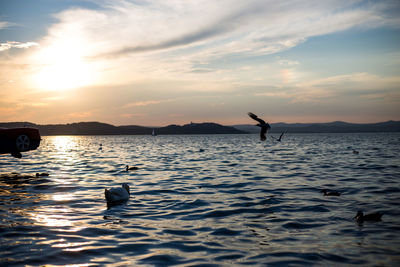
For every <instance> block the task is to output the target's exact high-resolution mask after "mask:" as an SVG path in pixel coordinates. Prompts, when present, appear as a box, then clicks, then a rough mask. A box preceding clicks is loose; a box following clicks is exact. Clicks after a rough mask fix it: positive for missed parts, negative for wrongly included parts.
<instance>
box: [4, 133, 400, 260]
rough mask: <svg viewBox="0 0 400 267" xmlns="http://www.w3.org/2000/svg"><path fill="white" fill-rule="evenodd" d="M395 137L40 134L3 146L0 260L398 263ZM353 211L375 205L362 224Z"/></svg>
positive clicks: (399, 232)
mask: <svg viewBox="0 0 400 267" xmlns="http://www.w3.org/2000/svg"><path fill="white" fill-rule="evenodd" d="M399 140H400V134H398V133H395V134H319V135H317V134H298V135H295V134H292V135H291V134H287V136H286V138H285V140H284V141H283V142H282V143H274V142H272V141H271V140H268V142H267V143H262V142H259V141H258V138H257V136H255V135H229V136H226V135H215V136H214V135H210V136H208V135H207V136H157V137H151V136H96V137H94V136H57V137H43V142H42V144H41V146H40V147H39V149H38V150H35V151H31V152H27V153H26V154H25V155H24V157H23V158H22V159H20V160H18V159H14V158H12V157H10V156H9V155H0V163H1V164H0V174H8V176H5V175H0V237H1V240H2V241H1V245H2V251H1V252H0V265H4V266H21V265H36V266H37V265H60V264H63V265H64V264H76V265H85V266H90V265H95V266H96V265H113V264H114V265H119V266H121V265H130V266H138V265H144V266H149V265H154V266H172V265H178V266H221V265H222V266H235V265H256V266H265V265H268V266H275V265H276V266H298V265H318V266H324V265H328V266H329V265H363V266H364V265H365V266H376V265H381V266H395V265H397V263H398V262H399V261H400V257H399V256H398V251H399V247H400V241H399V240H400V224H399V222H398V218H399V216H400V212H399V211H398V203H399V199H400V189H399V188H400V185H399V181H400V180H399V179H398V178H399V171H398V170H399V166H400V164H399V163H400V161H399V156H398V151H399V148H400V144H399V142H398V141H399ZM100 143H101V144H102V148H103V150H102V151H99V150H98V148H99V144H100ZM354 149H356V150H358V151H359V152H360V153H359V154H353V153H352V151H353V150H354ZM125 165H131V166H137V167H139V169H138V170H136V171H129V172H127V171H125ZM11 172H17V173H19V175H16V174H14V175H12V174H10V173H11ZM36 172H48V173H50V176H48V177H35V173H36ZM123 182H128V183H129V184H130V187H131V198H130V200H129V201H128V202H126V203H124V204H122V205H117V206H114V207H111V208H108V207H107V205H106V203H105V201H104V189H105V188H108V187H114V186H120V184H121V183H123ZM321 189H329V190H337V191H340V192H341V196H340V197H329V196H323V195H322V193H321V192H320V191H321ZM357 210H364V211H366V212H373V211H380V212H383V213H384V216H383V219H382V221H381V222H364V223H362V224H357V223H355V222H354V221H353V217H354V215H355V213H356V212H357Z"/></svg>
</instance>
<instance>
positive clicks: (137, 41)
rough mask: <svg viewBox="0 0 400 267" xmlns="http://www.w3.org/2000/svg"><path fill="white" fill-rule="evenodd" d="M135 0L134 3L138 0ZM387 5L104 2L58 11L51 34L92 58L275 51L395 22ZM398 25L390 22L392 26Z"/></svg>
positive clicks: (256, 0) (258, 1)
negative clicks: (81, 41)
mask: <svg viewBox="0 0 400 267" xmlns="http://www.w3.org/2000/svg"><path fill="white" fill-rule="evenodd" d="M139 3H140V2H139ZM390 5H394V4H393V3H392V2H387V3H386V4H385V3H374V2H373V3H363V1H336V0H335V1H307V2H304V1H297V0H292V1H285V2H284V3H282V2H279V1H264V0H251V1H246V2H243V1H235V0H229V1H228V0H225V1H224V0H221V1H201V0H196V1H146V2H144V4H143V3H141V4H136V1H132V2H129V1H107V6H105V9H104V10H96V11H94V10H87V9H71V10H67V11H64V12H62V13H60V14H58V15H57V18H58V19H59V20H60V23H59V24H57V25H55V26H53V27H52V29H51V30H50V35H52V36H53V37H57V36H60V35H62V34H61V33H60V32H64V33H65V32H71V33H74V32H75V34H80V35H82V36H86V38H87V39H88V43H90V44H91V45H92V48H93V49H90V53H91V56H111V57H113V56H122V55H127V54H128V55H129V54H137V53H139V54H140V53H146V52H155V51H163V50H171V49H185V48H188V47H191V48H195V51H194V50H191V51H190V52H191V53H193V52H197V53H199V54H200V55H204V54H205V53H206V54H211V55H214V56H215V55H224V54H232V53H251V54H270V53H276V52H279V51H282V50H285V49H288V48H291V47H293V46H296V45H298V44H299V43H302V42H304V41H305V40H306V39H307V38H310V37H313V36H318V35H324V34H330V33H334V32H338V31H343V30H347V29H350V28H353V27H368V28H371V27H377V26H376V25H378V26H382V25H391V26H393V25H397V26H398V25H399V24H398V23H399V22H400V19H398V18H395V17H394V16H389V15H386V14H387V13H388V6H390ZM396 23H397V24H396Z"/></svg>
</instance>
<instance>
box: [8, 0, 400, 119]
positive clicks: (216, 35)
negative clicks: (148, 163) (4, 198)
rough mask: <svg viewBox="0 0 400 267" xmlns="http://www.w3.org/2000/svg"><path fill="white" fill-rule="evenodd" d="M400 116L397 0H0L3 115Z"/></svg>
mask: <svg viewBox="0 0 400 267" xmlns="http://www.w3.org/2000/svg"><path fill="white" fill-rule="evenodd" d="M249 111H250V112H253V113H255V114H257V115H259V116H260V117H262V118H263V119H265V120H266V121H268V122H270V123H275V122H287V123H294V122H300V123H301V122H303V123H310V122H331V121H346V122H354V123H370V122H381V121H388V120H400V1H390V0H387V1H360V0H354V1H351V0H343V1H341V0H334V1H330V0H324V1H320V0H310V1H304V0H299V1H297V0H287V1H269V0H247V1H242V0H219V1H212V0H193V1H192V0H182V1H181V0H169V1H165V0H161V1H157V0H147V1H141V0H130V1H128V0H96V1H95V0H86V1H84V0H12V1H9V0H0V122H12V121H29V122H33V123H38V124H54V123H72V122H82V121H99V122H105V123H110V124H113V125H142V126H165V125H169V124H179V125H182V124H186V123H190V122H216V123H220V124H223V125H234V124H252V123H254V121H252V120H251V119H250V118H249V117H248V116H247V112H249Z"/></svg>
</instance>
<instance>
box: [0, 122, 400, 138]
mask: <svg viewBox="0 0 400 267" xmlns="http://www.w3.org/2000/svg"><path fill="white" fill-rule="evenodd" d="M1 127H2V128H15V127H33V128H38V129H39V131H40V134H41V135H150V134H151V133H152V131H153V129H154V130H155V132H156V133H157V134H161V135H168V134H244V133H259V131H260V128H259V127H257V126H255V125H250V124H244V125H234V126H223V125H220V124H217V123H211V122H206V123H190V124H185V125H182V126H180V125H168V126H166V127H144V126H137V125H126V126H114V125H111V124H106V123H101V122H78V123H69V124H46V125H39V124H34V123H30V122H5V123H0V128H1ZM283 131H288V132H290V133H355V132H400V121H387V122H380V123H368V124H359V123H347V122H341V121H335V122H329V123H292V124H289V123H272V124H271V130H270V132H271V133H281V132H283Z"/></svg>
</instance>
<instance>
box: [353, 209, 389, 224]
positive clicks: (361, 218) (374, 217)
mask: <svg viewBox="0 0 400 267" xmlns="http://www.w3.org/2000/svg"><path fill="white" fill-rule="evenodd" d="M382 215H383V214H382V213H379V212H375V213H370V214H366V215H364V213H363V212H362V211H361V210H359V211H358V212H357V214H356V216H355V217H354V219H355V220H356V221H357V222H358V223H362V222H365V221H369V222H379V221H380V220H381V218H382Z"/></svg>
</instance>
